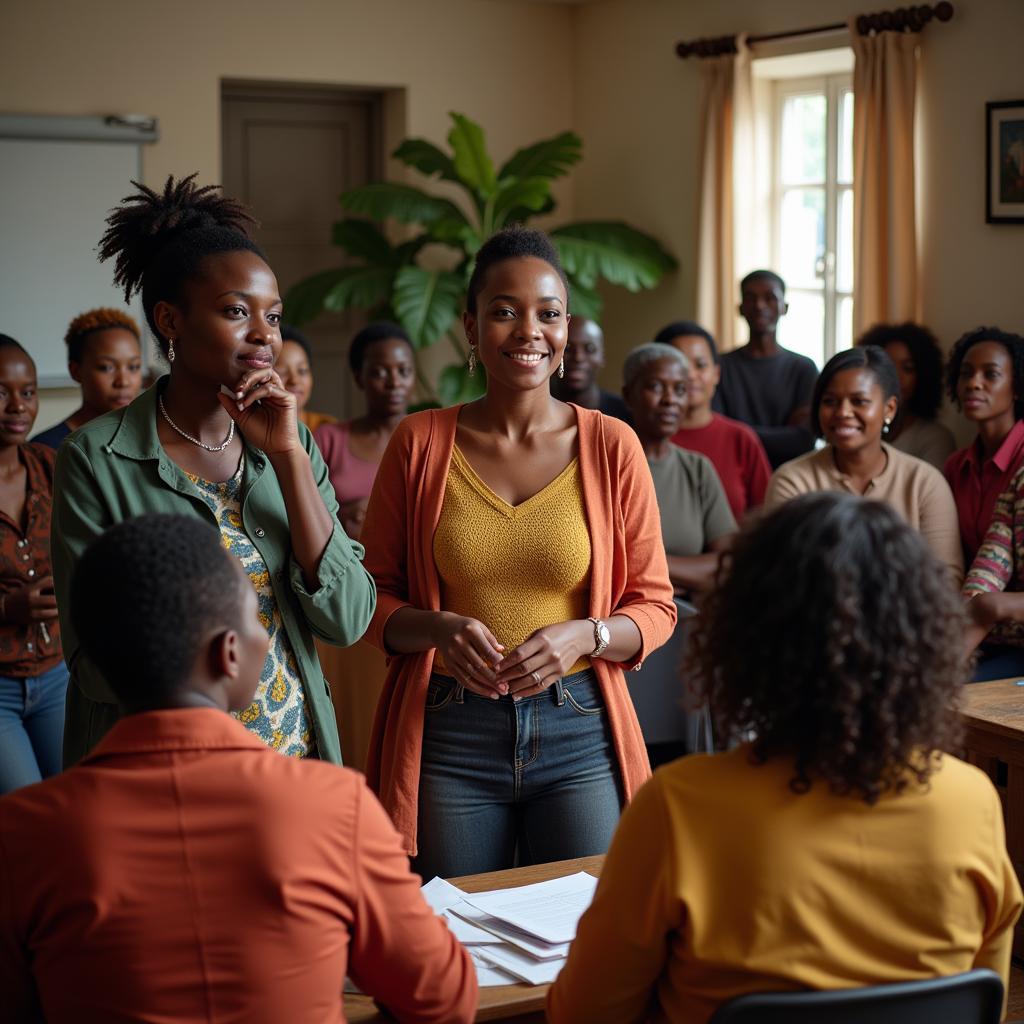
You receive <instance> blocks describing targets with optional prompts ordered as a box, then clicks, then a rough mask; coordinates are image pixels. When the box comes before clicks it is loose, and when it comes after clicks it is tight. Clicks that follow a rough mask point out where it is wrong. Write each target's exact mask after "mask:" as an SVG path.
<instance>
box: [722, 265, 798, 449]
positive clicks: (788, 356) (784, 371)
mask: <svg viewBox="0 0 1024 1024" xmlns="http://www.w3.org/2000/svg"><path fill="white" fill-rule="evenodd" d="M740 297H741V300H742V301H741V302H740V314H741V316H742V317H743V319H744V320H746V321H747V326H748V327H749V328H750V341H749V342H748V343H747V344H746V345H744V346H743V347H742V348H738V349H734V350H733V351H732V352H726V353H725V354H724V355H723V356H722V364H721V365H722V379H721V383H720V384H719V385H718V390H717V391H716V392H715V398H714V403H713V408H714V409H715V410H716V411H717V412H720V413H723V414H724V415H726V416H731V417H732V418H733V419H736V420H742V421H743V422H744V423H747V424H749V425H750V426H751V427H753V428H754V430H755V432H756V433H757V436H758V437H760V438H761V442H762V444H763V445H764V448H765V451H766V452H767V453H768V460H769V462H771V464H772V468H773V469H774V468H775V467H776V466H781V465H782V463H784V462H788V461H789V460H790V459H795V458H796V457H797V456H798V455H803V454H804V452H809V451H810V450H811V449H812V448H813V447H814V434H813V433H812V432H811V423H810V419H811V397H812V395H813V393H814V385H815V382H816V381H817V379H818V369H817V367H816V366H815V365H814V363H813V362H811V360H810V359H808V358H807V356H802V355H798V354H797V353H796V352H790V351H789V350H788V349H785V348H783V347H782V346H781V345H780V344H779V343H778V341H777V340H776V333H777V331H778V326H779V317H781V316H784V315H785V313H786V310H787V309H788V308H789V307H788V306H787V304H786V283H785V282H784V281H783V280H782V278H781V277H779V275H778V274H776V273H774V272H773V271H771V270H755V271H754V272H753V273H752V274H748V275H747V276H746V277H745V278H743V280H742V281H741V282H740Z"/></svg>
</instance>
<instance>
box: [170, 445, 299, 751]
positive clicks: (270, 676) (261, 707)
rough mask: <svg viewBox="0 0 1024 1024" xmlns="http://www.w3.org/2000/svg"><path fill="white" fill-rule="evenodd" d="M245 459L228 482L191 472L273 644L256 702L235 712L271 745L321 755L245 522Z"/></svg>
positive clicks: (265, 574)
mask: <svg viewBox="0 0 1024 1024" xmlns="http://www.w3.org/2000/svg"><path fill="white" fill-rule="evenodd" d="M244 473H245V458H244V456H243V458H242V460H241V461H240V462H239V465H238V472H237V473H235V475H234V476H233V477H232V478H231V479H230V480H226V481H224V483H215V482H213V481H211V480H203V479H201V478H200V477H198V476H195V475H193V474H192V473H187V474H186V476H188V478H189V480H191V481H192V483H193V484H195V486H196V488H197V489H198V491H199V494H200V496H201V497H202V499H203V501H205V502H206V504H207V505H209V506H210V509H211V511H212V512H213V514H214V515H215V516H216V517H217V524H218V525H219V526H220V535H221V543H223V545H224V547H225V548H227V549H228V551H230V552H231V554H233V555H234V556H235V558H237V559H238V560H239V561H240V562H241V563H242V568H243V569H244V570H245V571H246V573H247V574H248V576H249V579H250V580H252V585H253V586H254V587H255V588H256V595H257V597H258V598H259V610H260V621H261V622H262V623H263V625H264V627H265V628H266V630H267V634H268V635H269V637H270V649H269V651H268V652H267V660H266V661H265V662H264V663H263V671H262V673H260V681H259V685H258V686H257V687H256V693H255V695H254V696H253V699H252V703H251V704H250V705H249V706H248V707H247V708H246V709H245V710H244V711H238V712H235V717H236V718H237V719H238V720H239V721H240V722H241V723H242V724H243V725H244V726H245V727H246V728H247V729H248V730H249V731H250V732H254V733H255V734H256V735H257V736H259V738H260V739H261V740H263V742H264V743H266V744H267V746H268V747H272V748H273V749H274V750H279V751H280V752H281V753H282V754H288V755H290V756H292V757H310V756H316V743H315V740H314V739H313V730H312V727H311V725H310V721H309V713H308V710H307V708H306V694H305V692H304V691H303V689H302V678H301V677H300V675H299V669H298V665H297V664H296V661H295V654H294V653H293V651H292V645H291V643H290V641H289V640H288V634H287V633H286V632H285V629H284V625H283V624H282V622H281V613H280V611H279V610H278V607H277V602H276V601H275V600H274V591H273V589H272V587H271V584H270V573H269V571H268V570H267V564H266V562H264V561H263V556H262V555H261V554H260V553H259V551H257V550H256V547H255V545H254V544H253V543H252V541H250V540H249V538H248V536H247V535H246V533H245V530H244V529H243V527H242V478H243V476H244Z"/></svg>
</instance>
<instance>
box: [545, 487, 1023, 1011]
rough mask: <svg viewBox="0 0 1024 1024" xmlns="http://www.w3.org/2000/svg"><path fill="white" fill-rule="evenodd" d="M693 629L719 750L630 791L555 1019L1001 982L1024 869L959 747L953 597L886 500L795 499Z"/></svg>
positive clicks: (736, 561)
mask: <svg viewBox="0 0 1024 1024" xmlns="http://www.w3.org/2000/svg"><path fill="white" fill-rule="evenodd" d="M701 622H702V626H701V629H700V630H698V632H697V634H696V635H695V637H694V641H695V646H696V661H697V663H698V666H699V668H700V670H701V673H702V676H703V680H704V687H703V689H704V691H705V693H706V694H707V696H708V698H709V700H710V702H711V708H712V712H713V713H714V716H715V721H716V723H717V726H718V740H719V742H720V743H725V744H730V743H735V744H736V745H735V746H733V747H732V748H731V749H729V750H728V751H726V752H724V753H720V754H712V755H700V754H698V755H694V756H691V757H684V758H680V759H679V760H678V761H674V762H673V763H672V764H670V765H666V766H665V767H663V768H661V769H659V771H658V772H657V773H656V774H655V775H654V778H653V779H651V780H650V781H649V782H648V783H647V784H646V785H645V786H644V787H643V789H641V790H640V792H639V793H638V794H637V795H636V797H634V799H633V802H632V803H631V804H630V805H629V807H628V808H627V809H626V811H625V813H624V814H623V817H622V820H621V821H620V823H619V827H618V830H617V831H616V833H615V838H614V839H613V840H612V844H611V849H610V850H609V852H608V856H607V859H606V860H605V864H604V868H603V870H602V872H601V879H600V882H599V883H598V886H597V892H596V893H595V896H594V901H593V903H592V904H591V906H590V908H589V909H588V910H587V912H586V913H585V914H584V915H583V918H582V920H581V921H580V925H579V930H578V931H577V934H576V939H575V941H574V943H573V945H572V948H571V950H570V953H569V959H568V962H567V964H566V966H565V967H564V968H563V969H562V972H561V974H559V976H558V979H557V981H556V982H555V984H554V986H553V988H552V989H551V991H550V993H549V995H548V1020H549V1021H551V1022H552V1024H577V1022H580V1021H586V1022H587V1024H603V1022H607V1024H629V1022H633V1021H654V1020H656V1021H659V1022H661V1024H668V1022H672V1024H675V1022H679V1024H683V1022H685V1024H702V1022H705V1021H707V1020H708V1019H709V1018H710V1017H711V1016H712V1014H713V1013H714V1012H715V1010H716V1008H717V1007H718V1006H719V1005H720V1004H722V1003H725V1002H728V1001H729V1000H730V999H732V998H734V997H736V996H739V995H743V994H745V993H748V992H766V991H771V990H787V989H788V990H792V989H801V988H809V989H842V988H852V987H856V986H860V985H880V984H884V983H888V982H897V981H915V980H919V979H924V978H935V977H941V976H944V975H950V974H959V973H961V972H963V971H967V970H970V969H971V968H974V967H988V968H991V969H992V970H994V971H997V972H998V973H999V974H1000V975H1001V976H1002V979H1003V984H1004V986H1005V984H1006V983H1007V981H1008V980H1009V972H1010V946H1011V944H1012V941H1013V924H1014V922H1015V921H1016V920H1017V917H1018V915H1019V914H1020V910H1021V890H1020V885H1019V884H1018V882H1017V878H1016V875H1015V874H1014V870H1013V865H1012V863H1011V862H1010V857H1009V855H1008V854H1007V851H1006V840H1005V835H1004V831H1003V814H1002V809H1001V807H1000V802H999V795H998V794H997V792H996V790H995V787H994V786H993V785H992V783H991V782H990V781H989V779H988V778H987V776H985V775H984V774H983V773H982V772H981V771H980V770H979V769H977V768H975V767H974V766H972V765H969V764H966V763H964V762H963V761H960V760H958V759H957V758H955V757H953V756H951V755H949V754H944V753H942V751H946V750H955V749H956V748H957V747H958V745H959V744H958V742H957V737H958V734H959V724H958V719H957V712H956V703H957V697H958V694H959V691H960V687H961V684H962V681H963V679H964V678H965V676H966V658H965V655H964V653H963V651H962V649H961V636H962V632H963V622H964V620H963V613H962V611H961V609H960V608H959V607H958V602H957V597H956V594H955V593H954V592H953V590H952V588H951V587H950V586H949V577H948V572H947V570H946V567H945V566H944V565H943V564H942V563H941V562H940V561H939V560H938V559H937V558H936V557H935V556H934V555H933V554H932V553H931V551H930V550H929V548H928V545H927V544H926V543H925V541H924V540H923V539H922V538H921V536H920V535H919V534H918V533H917V532H916V531H915V530H913V529H911V528H910V527H909V526H907V525H906V524H905V523H904V522H903V521H902V520H901V519H900V517H899V515H898V514H897V513H896V512H895V511H894V510H893V509H892V508H890V507H889V506H888V505H885V504H883V503H882V502H879V501H869V500H865V499H863V498H859V497H855V496H853V495H847V494H835V493H818V494H808V495H804V496H802V497H799V498H794V499H793V500H792V501H790V502H787V503H786V504H785V505H783V506H781V507H780V508H778V509H776V510H775V511H774V512H771V513H770V514H767V515H765V516H764V517H763V518H761V519H759V520H757V521H755V522H754V523H753V524H751V526H748V528H747V529H746V530H745V531H744V532H742V533H740V535H739V536H738V537H737V538H736V541H735V543H734V545H733V548H732V556H731V566H730V569H729V574H728V576H726V577H725V579H724V580H723V581H722V582H721V583H720V584H719V586H718V587H717V588H716V589H715V590H713V591H712V592H711V594H710V595H709V596H708V598H707V600H706V601H705V603H704V606H703V607H702V609H701Z"/></svg>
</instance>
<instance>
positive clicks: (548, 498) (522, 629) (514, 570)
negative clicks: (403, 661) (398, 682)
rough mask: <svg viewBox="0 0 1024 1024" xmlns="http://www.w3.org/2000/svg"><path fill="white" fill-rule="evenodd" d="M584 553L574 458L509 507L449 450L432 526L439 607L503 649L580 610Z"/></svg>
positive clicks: (586, 569)
mask: <svg viewBox="0 0 1024 1024" xmlns="http://www.w3.org/2000/svg"><path fill="white" fill-rule="evenodd" d="M590 557H591V550H590V532H589V530H588V528H587V517H586V512H585V511H584V508H583V490H582V485H581V482H580V471H579V460H578V459H573V460H572V462H570V463H569V465H568V466H566V467H565V469H564V470H563V471H562V472H561V473H559V475H558V476H557V477H555V479H554V480H552V481H551V483H549V484H548V485H547V486H546V487H544V488H542V489H541V490H540V491H538V492H537V493H536V494H535V495H533V497H531V498H527V500H526V501H524V502H522V503H521V504H519V505H515V506H513V505H510V504H509V503H508V502H507V501H504V500H502V499H501V498H499V497H498V495H496V494H495V493H494V491H492V490H491V489H490V487H488V486H487V484H485V483H484V482H483V480H481V479H480V477H478V476H477V475H476V473H475V472H474V470H473V467H472V466H470V464H469V463H468V462H467V461H466V457H465V456H464V455H463V454H462V452H461V451H459V449H458V448H457V447H456V448H455V449H454V450H453V451H452V460H451V466H450V467H449V469H448V481H447V484H446V487H445V494H444V504H443V505H442V506H441V518H440V520H439V521H438V524H437V530H436V531H435V533H434V561H435V563H436V565H437V573H438V576H439V577H440V581H441V607H442V608H444V609H445V610H446V611H450V612H455V613H456V614H458V615H468V616H470V617H471V618H474V619H479V620H480V622H482V623H484V625H485V626H487V627H488V628H489V629H490V630H491V632H492V633H493V634H494V635H495V636H496V637H497V639H498V641H499V643H501V644H504V646H505V651H506V653H507V652H509V651H511V650H513V648H515V647H518V646H519V644H521V643H522V642H523V641H524V640H525V639H526V638H527V637H528V636H530V634H531V633H534V632H535V631H536V630H538V629H540V628H541V627H542V626H551V625H553V624H554V623H556V622H568V621H570V620H571V619H585V618H586V617H587V611H586V609H587V597H588V592H589V588H590ZM588 665H589V660H587V659H585V658H584V659H581V660H580V661H578V662H577V663H576V664H575V665H573V666H572V667H571V668H570V669H569V672H578V671H580V670H581V669H584V668H586V667H587V666H588ZM435 667H436V668H438V669H439V670H440V669H441V668H443V661H442V659H441V657H440V655H438V657H437V659H436V660H435Z"/></svg>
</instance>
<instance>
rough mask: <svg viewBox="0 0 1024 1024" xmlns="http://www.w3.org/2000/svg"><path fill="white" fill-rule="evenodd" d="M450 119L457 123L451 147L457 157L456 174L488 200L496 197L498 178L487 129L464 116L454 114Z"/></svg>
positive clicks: (453, 131)
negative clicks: (490, 152) (489, 148)
mask: <svg viewBox="0 0 1024 1024" xmlns="http://www.w3.org/2000/svg"><path fill="white" fill-rule="evenodd" d="M450 117H451V119H452V121H453V122H454V124H453V125H452V130H451V131H450V132H449V133H448V144H449V145H450V146H451V147H452V153H453V154H454V155H455V161H454V163H455V173H456V174H457V175H458V177H459V180H460V181H461V182H462V183H463V184H464V185H465V186H466V187H467V188H469V189H471V190H472V191H474V192H476V193H477V194H478V195H480V196H483V197H484V198H486V197H488V196H491V195H493V194H494V190H495V188H496V187H497V184H498V179H497V176H496V175H495V173H494V163H493V162H492V161H491V158H490V155H489V154H488V152H487V143H486V142H485V141H484V130H483V128H481V127H480V125H478V124H477V123H476V122H475V121H471V120H470V119H469V118H468V117H466V116H464V115H463V114H456V113H455V112H454V111H452V112H451V114H450Z"/></svg>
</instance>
